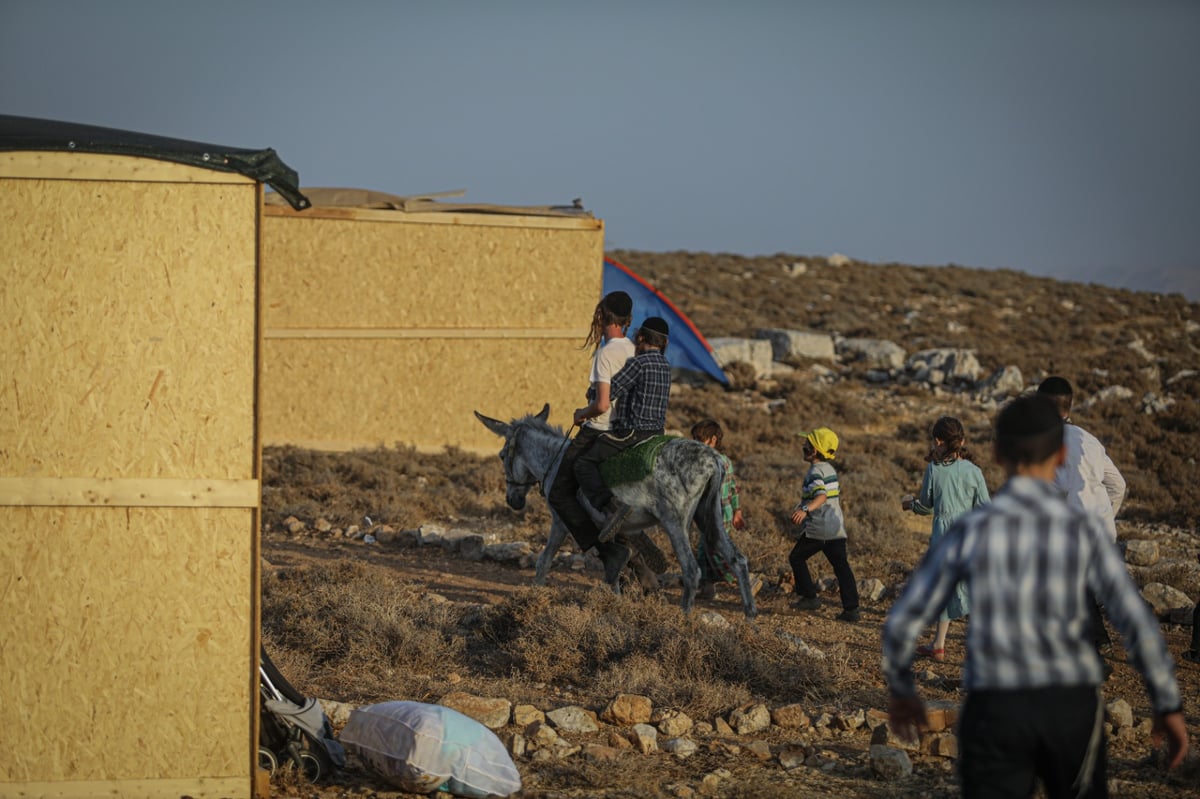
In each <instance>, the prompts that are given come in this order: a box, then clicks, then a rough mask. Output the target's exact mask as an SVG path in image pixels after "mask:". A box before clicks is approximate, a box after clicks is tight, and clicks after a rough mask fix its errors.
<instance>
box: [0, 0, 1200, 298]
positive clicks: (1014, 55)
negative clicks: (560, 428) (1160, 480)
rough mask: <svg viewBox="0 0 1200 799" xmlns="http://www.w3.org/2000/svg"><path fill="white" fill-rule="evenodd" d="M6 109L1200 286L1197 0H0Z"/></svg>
mask: <svg viewBox="0 0 1200 799" xmlns="http://www.w3.org/2000/svg"><path fill="white" fill-rule="evenodd" d="M0 113H8V114H16V115H22V116H33V117H44V118H49V119H60V120H67V121H72V122H81V123H89V124H97V125H104V126H108V127H117V128H126V129H130V130H137V131H142V132H146V133H154V134H159V135H165V136H174V137H179V138H187V139H195V140H199V141H206V142H210V143H219V144H225V145H230V146H236V147H273V148H275V149H276V150H277V151H278V152H279V154H280V155H281V156H282V157H283V159H284V160H285V161H286V162H287V163H288V164H289V165H291V166H292V167H294V168H295V169H297V170H298V171H299V172H300V177H301V182H302V184H303V185H307V186H354V187H361V188H370V189H376V190H379V191H385V192H389V193H393V194H417V193H422V192H434V191H441V190H448V189H460V188H461V189H466V190H467V194H466V199H467V200H474V201H478V202H495V203H509V204H521V205H524V204H530V205H534V204H537V205H540V204H557V203H568V202H570V201H571V199H572V198H575V197H582V198H583V201H584V205H585V207H586V208H588V209H589V210H591V211H592V212H593V213H595V214H596V215H597V216H599V217H601V218H602V219H604V220H605V223H606V227H607V239H606V242H607V246H608V247H609V248H617V247H621V248H630V249H644V250H693V251H710V252H735V253H741V254H745V255H760V254H771V253H777V252H785V253H793V254H797V255H805V254H813V255H827V254H830V253H833V252H841V253H844V254H846V255H850V256H852V257H855V258H860V259H863V260H867V261H873V262H887V261H897V262H902V263H910V264H923V265H937V264H944V263H949V262H953V263H959V264H963V265H966V266H975V267H987V268H990V267H1007V268H1014V269H1020V270H1023V271H1027V272H1031V273H1034V274H1043V275H1052V276H1055V277H1063V278H1067V279H1074V280H1093V281H1096V282H1107V283H1115V284H1118V285H1130V286H1138V285H1141V286H1144V287H1145V288H1147V289H1151V290H1156V291H1164V290H1165V291H1183V292H1184V293H1185V294H1187V295H1188V296H1189V297H1191V298H1192V299H1200V2H1197V1H1196V0H1177V1H1175V2H1167V1H1165V0H1128V1H1127V2H1113V1H1112V0H1088V1H1087V2H1056V1H1055V0H1044V1H1041V2H1024V1H1021V0H995V1H994V2H986V1H985V0H977V1H976V2H961V1H960V0H947V1H946V2H930V1H928V0H905V1H899V0H877V1H875V2H870V1H866V0H864V1H862V2H856V0H828V1H827V2H800V1H797V2H783V1H782V0H780V1H779V2H754V1H753V0H743V1H741V2H704V1H703V0H695V1H693V2H681V1H680V2H676V1H670V2H654V1H653V0H644V1H642V2H625V1H624V0H612V1H610V2H532V1H529V2H527V1H524V0H513V1H511V2H504V1H503V0H496V1H495V2H450V1H443V2H383V0H378V1H376V2H366V1H365V0H364V1H359V2H355V1H354V0H341V1H340V2H332V1H331V2H322V3H318V2H305V1H303V0H289V1H288V2H282V1H281V0H274V1H272V2H250V1H249V0H247V1H246V2H173V1H171V2H162V1H159V0H144V1H142V2H135V1H134V0H107V2H83V1H82V0H80V1H79V2H65V1H64V0H0Z"/></svg>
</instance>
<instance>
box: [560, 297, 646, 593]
mask: <svg viewBox="0 0 1200 799" xmlns="http://www.w3.org/2000/svg"><path fill="white" fill-rule="evenodd" d="M632 313H633V300H632V298H630V296H629V295H628V294H626V293H625V292H623V291H614V292H611V293H609V294H607V295H605V296H604V298H603V299H601V300H600V302H599V303H598V304H597V305H596V311H595V313H594V315H593V317H592V326H591V330H590V331H589V332H588V338H587V341H586V342H585V343H584V346H585V347H588V346H592V347H595V354H594V355H593V357H592V369H591V372H590V374H589V376H588V381H589V382H588V393H587V398H588V404H587V406H586V407H583V408H579V409H577V410H576V411H575V415H574V423H575V424H576V425H577V426H578V427H579V432H578V433H576V434H575V438H574V439H572V441H571V444H570V445H569V446H568V447H567V449H566V451H565V452H563V456H562V461H561V463H560V465H559V468H558V474H557V477H556V478H555V480H554V484H553V487H552V488H551V489H550V493H549V496H548V497H547V501H548V502H549V503H550V506H551V507H552V508H553V509H554V511H555V512H556V513H557V514H558V517H559V519H561V520H562V522H563V524H564V525H566V527H567V529H568V530H570V532H571V535H572V536H573V537H574V538H575V543H576V544H578V545H579V548H580V550H581V551H583V552H587V551H588V550H589V549H591V548H592V547H595V548H596V552H597V554H598V555H599V556H600V560H601V562H602V563H603V564H604V572H605V580H606V581H607V582H610V583H614V584H615V583H616V580H617V578H618V576H619V575H620V573H621V570H622V569H623V568H624V567H625V564H626V563H627V562H629V561H630V551H629V548H628V547H627V546H625V545H623V544H615V543H611V542H607V541H605V542H601V541H599V532H600V531H599V528H597V526H596V523H595V522H594V521H592V517H591V516H590V515H589V514H588V512H587V511H586V510H585V509H584V508H583V506H582V505H580V503H579V500H578V499H577V498H576V492H577V491H578V490H579V481H578V480H577V479H576V477H575V463H576V461H577V460H578V458H579V456H580V455H582V454H583V453H585V452H587V451H588V450H589V449H590V448H591V446H592V444H593V443H594V442H595V441H596V439H597V438H599V437H600V436H601V435H602V434H603V433H605V432H606V431H608V430H609V429H610V427H611V422H610V417H611V415H612V413H613V408H614V403H615V401H616V399H615V397H613V396H612V394H611V390H610V386H611V382H612V379H613V376H614V375H616V374H617V372H619V371H621V369H622V367H624V366H625V364H626V363H627V362H628V361H629V360H630V359H632V358H633V356H634V354H635V347H634V344H633V342H632V341H630V340H629V339H628V338H626V337H625V331H626V330H627V329H628V327H629V323H630V321H631V320H632ZM660 559H661V553H660ZM631 565H632V566H633V568H634V571H635V572H636V573H637V576H638V581H639V583H640V584H641V585H642V588H643V590H651V589H653V588H657V587H658V577H657V575H656V574H655V573H654V572H653V570H652V569H650V568H649V566H647V565H646V563H645V561H644V559H643V558H642V556H641V554H640V553H638V554H635V556H634V558H633V561H632V563H631Z"/></svg>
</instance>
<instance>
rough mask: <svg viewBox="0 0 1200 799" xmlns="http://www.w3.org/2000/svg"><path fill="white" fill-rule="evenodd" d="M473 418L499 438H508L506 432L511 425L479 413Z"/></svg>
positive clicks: (510, 428) (476, 412)
mask: <svg viewBox="0 0 1200 799" xmlns="http://www.w3.org/2000/svg"><path fill="white" fill-rule="evenodd" d="M547 407H549V406H547ZM475 418H476V419H478V420H479V421H481V422H483V426H484V427H486V428H487V429H488V430H491V431H492V432H493V433H495V434H496V435H498V436H500V437H501V438H508V431H509V430H512V425H510V424H509V423H508V422H502V421H500V420H499V419H493V418H492V417H490V416H484V415H483V414H482V413H480V412H479V411H475Z"/></svg>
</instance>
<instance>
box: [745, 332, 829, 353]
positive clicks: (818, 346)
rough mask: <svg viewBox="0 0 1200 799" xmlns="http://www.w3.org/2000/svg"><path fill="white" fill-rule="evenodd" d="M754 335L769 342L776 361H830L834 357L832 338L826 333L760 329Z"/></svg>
mask: <svg viewBox="0 0 1200 799" xmlns="http://www.w3.org/2000/svg"><path fill="white" fill-rule="evenodd" d="M755 335H756V336H757V337H758V338H760V339H765V340H767V341H769V342H771V351H772V353H773V356H774V359H775V360H777V361H786V360H789V359H791V358H812V359H815V360H821V361H832V360H833V359H834V358H835V357H836V352H835V351H834V348H833V336H831V335H829V334H828V333H817V332H814V331H811V330H784V329H780V328H762V329H759V330H758V331H756V332H755Z"/></svg>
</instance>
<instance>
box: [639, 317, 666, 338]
mask: <svg viewBox="0 0 1200 799" xmlns="http://www.w3.org/2000/svg"><path fill="white" fill-rule="evenodd" d="M642 330H653V331H654V332H655V333H658V334H660V335H663V336H666V335H669V333H668V330H669V328H668V327H667V320H666V319H663V318H662V317H661V316H648V317H646V321H644V322H642Z"/></svg>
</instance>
